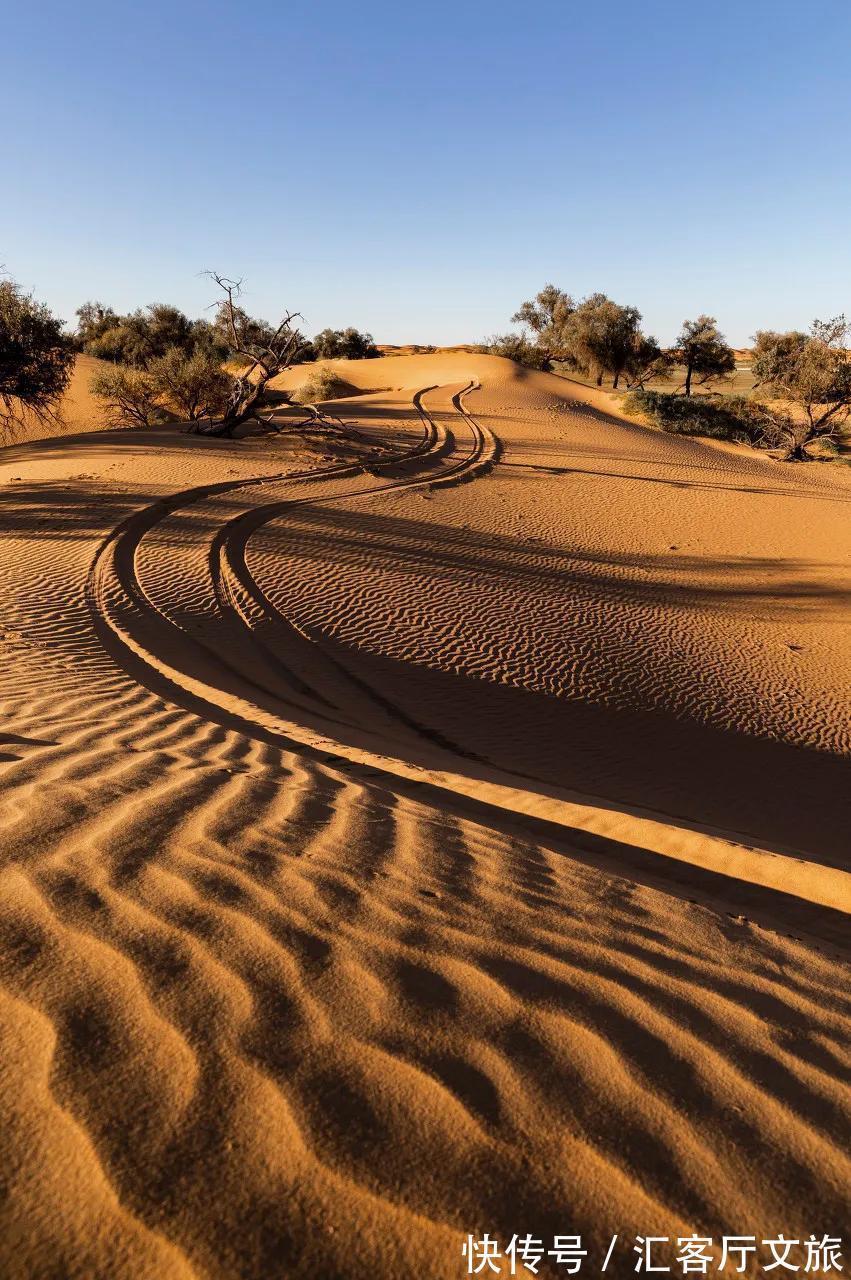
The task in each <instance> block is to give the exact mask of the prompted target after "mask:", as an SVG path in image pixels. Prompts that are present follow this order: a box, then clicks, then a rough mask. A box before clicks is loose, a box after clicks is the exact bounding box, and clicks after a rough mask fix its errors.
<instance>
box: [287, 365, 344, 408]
mask: <svg viewBox="0 0 851 1280" xmlns="http://www.w3.org/2000/svg"><path fill="white" fill-rule="evenodd" d="M351 395H357V387H353V386H352V385H351V383H350V382H346V381H345V379H343V378H341V377H339V376H338V375H337V374H336V373H335V372H334V370H333V369H329V368H328V366H327V365H319V367H318V368H316V369H313V370H311V372H310V373H309V375H308V376H307V378H306V379H305V381H304V382H303V383H302V384H301V386H300V387H298V388H297V389H296V390H295V391H294V392H293V393H292V399H293V400H294V401H295V403H296V404H316V403H317V402H319V401H322V400H341V399H343V398H344V397H345V396H351Z"/></svg>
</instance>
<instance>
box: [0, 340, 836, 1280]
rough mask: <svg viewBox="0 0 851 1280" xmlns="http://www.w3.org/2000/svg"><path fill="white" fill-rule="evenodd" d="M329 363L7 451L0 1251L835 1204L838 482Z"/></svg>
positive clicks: (36, 1258)
mask: <svg viewBox="0 0 851 1280" xmlns="http://www.w3.org/2000/svg"><path fill="white" fill-rule="evenodd" d="M341 372H342V373H343V374H344V376H345V379H346V380H347V381H348V382H350V383H352V384H354V385H355V386H356V387H359V388H361V389H362V390H363V395H361V396H358V397H356V398H354V399H352V400H349V401H346V402H345V403H341V405H340V406H339V408H340V410H341V411H342V412H344V413H345V415H346V416H347V417H349V418H351V419H356V420H357V421H358V422H359V424H360V426H361V429H362V430H363V432H364V433H365V437H366V438H365V440H364V441H363V443H362V445H361V446H360V447H359V448H358V449H356V450H353V451H351V450H350V451H346V452H338V451H335V450H334V449H333V448H332V447H331V446H329V445H327V444H324V443H322V442H316V444H315V447H312V448H310V447H307V446H306V445H303V444H302V443H300V442H299V441H293V440H292V439H290V438H288V437H287V436H286V435H285V434H284V435H282V436H281V437H279V438H276V439H274V440H273V441H266V440H257V439H255V440H244V441H238V442H235V443H223V442H205V441H202V440H198V439H196V438H192V437H188V436H184V435H182V434H180V432H179V431H177V430H176V429H174V428H168V429H163V430H160V431H157V432H153V433H150V434H140V433H110V432H104V433H99V434H97V435H90V436H78V437H74V438H66V439H52V440H47V441H41V442H33V443H31V444H28V445H21V446H16V447H15V448H14V449H10V450H6V451H5V454H4V453H2V452H0V495H2V503H3V508H2V516H0V519H2V522H3V526H4V531H3V537H2V540H0V600H2V623H0V632H2V636H0V653H2V659H3V661H2V664H0V701H2V708H3V712H4V717H3V729H2V731H0V786H2V793H0V824H1V825H2V841H0V850H1V852H0V1044H2V1054H0V1135H2V1136H1V1137H0V1144H2V1150H3V1165H2V1169H0V1186H2V1193H0V1274H2V1275H3V1276H4V1277H5V1276H9V1277H27V1278H30V1277H39V1278H41V1277H51V1278H52V1277H60V1276H61V1277H63V1278H65V1277H87V1278H88V1277H103V1278H104V1280H107V1278H108V1280H115V1278H116V1277H133V1278H134V1280H135V1278H136V1277H139V1278H140V1280H141V1278H143V1277H144V1278H145V1280H148V1278H149V1277H153V1276H157V1277H159V1276H163V1277H172V1276H174V1277H183V1276H197V1277H202V1276H203V1277H251V1278H252V1280H255V1278H256V1280H267V1278H269V1277H278V1276H281V1277H283V1276H296V1275H298V1276H300V1275H304V1276H308V1275H310V1276H320V1275H321V1276H329V1277H333V1276H341V1277H349V1276H353V1277H354V1276H358V1277H360V1276H363V1277H367V1276H369V1277H374V1276H387V1277H397V1276H399V1277H402V1276H408V1275H417V1276H435V1277H444V1276H446V1277H452V1276H459V1275H461V1274H463V1271H464V1264H463V1260H462V1258H461V1242H462V1239H463V1237H464V1236H465V1235H466V1233H467V1232H473V1233H483V1232H484V1231H489V1232H490V1233H491V1234H492V1235H494V1234H495V1235H498V1236H500V1237H503V1238H506V1237H509V1236H511V1235H512V1234H513V1233H514V1232H532V1233H533V1234H537V1235H541V1236H544V1237H550V1238H552V1236H553V1235H554V1234H556V1233H562V1232H573V1233H581V1234H582V1235H583V1236H584V1237H585V1240H586V1244H587V1245H588V1247H589V1248H591V1249H592V1250H595V1251H596V1252H599V1253H600V1255H601V1256H602V1254H603V1253H604V1252H605V1248H606V1245H607V1243H608V1241H609V1239H610V1237H611V1235H612V1234H613V1233H614V1232H620V1233H622V1235H624V1236H626V1235H635V1234H637V1233H643V1234H647V1233H651V1234H659V1235H672V1236H678V1235H687V1234H690V1233H692V1232H693V1231H698V1233H699V1234H706V1235H713V1236H715V1237H718V1236H720V1235H722V1234H724V1233H727V1234H734V1233H735V1234H738V1233H741V1232H754V1233H756V1234H758V1235H765V1234H769V1233H771V1232H776V1231H778V1230H783V1231H784V1232H785V1233H786V1234H787V1235H788V1234H792V1235H801V1234H802V1233H803V1234H804V1235H808V1234H809V1233H810V1232H811V1231H815V1232H817V1233H821V1232H822V1231H832V1232H833V1233H834V1234H837V1233H838V1234H841V1232H842V1229H843V1227H845V1226H846V1223H847V1187H848V1185H849V1161H848V1156H847V1150H848V1143H847V1135H848V1124H849V1106H848V1091H847V1081H848V1071H849V1065H851V1061H850V1059H851V1055H849V1046H848V1037H847V1028H848V1022H847V1014H848V1003H849V1001H848V994H847V992H848V969H847V946H848V942H847V940H848V932H847V920H848V916H847V912H848V909H849V905H851V898H849V892H848V885H849V876H848V867H847V853H848V835H847V833H848V830H849V829H851V823H849V816H851V815H849V786H848V780H849V774H848V755H849V737H851V715H849V710H851V707H849V693H848V691H849V688H851V659H849V642H848V622H849V609H848V587H849V573H848V564H849V549H851V548H850V547H849V544H851V535H849V528H851V522H849V500H851V486H849V484H848V482H847V480H846V479H845V476H844V474H843V473H842V472H841V471H839V470H837V469H835V468H833V467H822V466H817V465H815V464H813V465H810V466H798V467H793V466H784V465H781V464H777V463H774V462H772V461H770V460H768V459H766V458H761V457H758V456H756V455H754V454H753V453H752V452H750V451H748V450H746V449H744V448H739V447H735V446H716V445H711V444H708V443H703V442H699V441H695V440H686V439H676V438H672V437H668V436H664V435H660V434H658V433H656V432H654V431H650V430H648V429H646V428H644V427H641V426H639V425H636V424H634V423H631V422H629V421H627V420H625V419H622V418H620V417H618V416H617V415H616V414H613V412H612V410H611V405H610V402H609V401H608V399H607V398H606V397H605V396H603V395H600V394H598V393H596V392H591V391H588V390H587V389H586V388H585V387H580V386H577V385H575V384H572V383H570V382H569V381H566V380H564V379H561V378H557V377H555V376H554V375H545V374H531V373H524V372H523V371H521V370H519V369H518V368H517V367H516V366H514V365H511V364H509V363H508V362H506V361H502V360H499V359H496V358H493V357H485V356H477V355H472V354H470V353H467V352H456V353H449V354H441V355H435V356H397V357H392V358H388V359H385V360H376V361H364V362H360V363H359V364H344V365H343V366H342V367H341ZM301 377H303V372H302V373H301V374H300V373H299V371H298V370H295V371H293V372H292V373H290V374H288V375H286V377H285V379H284V382H285V383H286V382H287V381H289V383H290V384H296V383H297V382H298V381H299V380H300V378H301ZM377 388H380V390H378V389H377ZM285 422H286V414H283V415H282V423H284V424H285ZM633 1265H634V1263H633V1261H632V1260H631V1259H630V1258H627V1256H626V1254H624V1256H623V1257H622V1258H621V1259H620V1260H618V1259H616V1260H615V1262H614V1263H613V1264H612V1265H611V1266H610V1268H609V1274H612V1275H628V1274H633ZM616 1268H621V1269H620V1270H617V1269H616ZM539 1274H542V1275H544V1274H551V1273H550V1272H547V1270H546V1265H544V1266H543V1267H542V1268H541V1270H540V1272H539ZM552 1274H557V1273H556V1272H552Z"/></svg>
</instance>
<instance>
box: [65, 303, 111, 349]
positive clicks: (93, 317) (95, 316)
mask: <svg viewBox="0 0 851 1280" xmlns="http://www.w3.org/2000/svg"><path fill="white" fill-rule="evenodd" d="M76 315H77V328H76V331H75V333H74V339H73V340H74V343H75V345H76V347H77V349H78V350H79V351H85V350H86V348H87V346H88V345H89V344H90V343H93V342H96V341H97V340H98V338H102V337H103V335H104V334H105V333H107V332H108V331H109V330H110V329H114V328H116V327H117V326H118V324H119V323H120V319H121V317H120V316H119V315H118V313H117V312H116V311H115V310H113V308H112V307H108V306H107V305H106V304H105V303H103V302H84V303H83V305H82V306H81V307H78V308H77V311H76Z"/></svg>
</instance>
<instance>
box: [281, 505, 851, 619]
mask: <svg viewBox="0 0 851 1280" xmlns="http://www.w3.org/2000/svg"><path fill="white" fill-rule="evenodd" d="M277 514H280V512H278V513H277ZM297 519H298V532H297V534H293V535H289V534H287V531H286V526H285V525H284V526H281V534H282V536H283V537H284V538H285V539H286V551H287V555H288V557H290V558H291V559H295V560H299V559H304V560H309V561H311V562H314V561H315V562H319V564H320V565H321V562H323V561H327V562H328V563H329V564H336V565H344V564H346V563H347V562H348V563H352V564H362V562H363V556H364V547H365V546H366V545H367V544H368V545H369V547H370V554H371V556H373V557H374V558H377V557H379V556H381V557H386V559H387V561H388V563H389V562H391V561H392V562H393V563H394V564H395V565H396V566H398V567H400V568H403V569H405V570H407V571H410V572H412V573H413V572H421V573H428V572H432V573H433V572H434V570H435V569H447V570H454V571H458V572H460V573H462V574H465V575H469V576H470V577H471V578H473V577H475V578H477V579H478V580H479V581H480V580H481V575H482V574H485V575H488V574H490V573H492V572H493V567H494V565H498V566H499V576H500V578H502V579H508V580H509V581H510V582H511V583H512V584H513V585H516V586H517V587H519V588H523V589H524V590H529V591H532V590H541V591H546V592H551V593H553V595H554V597H555V596H556V594H557V593H558V592H559V591H563V592H565V593H566V594H569V593H575V592H576V591H577V589H582V590H585V589H587V590H591V591H594V592H599V593H602V594H605V596H606V597H607V598H609V599H614V600H617V601H619V602H623V603H627V604H634V605H660V606H666V607H667V606H671V607H688V606H698V607H699V606H701V605H709V606H711V607H712V608H713V609H719V608H724V609H728V610H731V611H735V612H743V611H744V612H747V611H752V610H753V608H754V607H756V606H758V605H760V606H761V605H763V604H765V603H766V602H768V603H770V604H771V605H772V606H773V608H774V610H775V613H776V615H778V616H779V615H781V614H784V613H788V612H790V611H793V612H795V613H798V612H799V611H800V608H801V606H802V605H804V604H807V605H809V606H810V607H811V608H815V607H821V608H823V609H825V610H829V611H831V612H835V611H837V610H838V609H839V608H840V607H847V606H848V605H849V604H851V589H849V587H847V586H843V585H842V584H841V583H840V584H837V585H831V584H829V583H826V582H823V581H819V582H814V581H813V580H812V577H811V576H810V575H811V572H812V570H813V569H819V570H822V571H823V570H831V571H833V572H835V573H838V574H841V573H843V572H845V573H847V566H845V565H843V564H842V563H841V562H830V563H825V562H821V561H819V562H815V561H813V562H810V561H803V560H799V561H792V560H788V559H782V558H780V557H765V556H762V557H747V556H741V557H735V558H733V557H731V558H727V559H723V560H719V559H717V558H713V557H709V556H696V555H688V554H683V553H677V554H672V555H665V554H659V555H649V554H647V553H638V552H615V551H611V550H609V549H606V550H600V551H590V550H573V549H569V548H566V547H561V546H557V545H553V544H552V543H549V542H544V541H543V540H541V539H538V538H534V537H527V538H523V537H522V536H518V535H514V534H512V535H505V534H497V533H482V532H479V531H476V530H474V529H469V528H462V527H452V526H443V527H441V526H440V525H437V524H436V523H433V522H431V521H427V520H416V519H400V518H398V517H395V516H384V515H378V514H375V513H374V512H369V511H364V510H363V509H357V510H352V509H348V508H346V507H343V506H340V505H337V504H333V503H332V502H330V501H329V502H327V503H325V504H323V502H322V500H321V499H319V500H318V501H316V502H315V503H307V502H300V503H299V504H298V515H297ZM618 570H623V571H626V572H627V573H628V572H629V571H630V570H633V571H634V570H639V571H641V574H642V577H641V578H638V577H628V576H625V574H623V573H620V574H619V573H618V572H617V571H618ZM666 574H677V575H680V576H681V578H685V579H687V585H685V584H684V582H683V581H682V580H680V581H673V582H670V581H666V580H665V578H664V576H663V575H666ZM566 603H567V604H568V605H569V604H570V601H569V600H568V601H567V602H566ZM557 608H558V601H557V600H556V599H555V598H554V602H553V610H554V611H555V610H556V609H557Z"/></svg>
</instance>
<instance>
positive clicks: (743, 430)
mask: <svg viewBox="0 0 851 1280" xmlns="http://www.w3.org/2000/svg"><path fill="white" fill-rule="evenodd" d="M623 407H624V410H625V411H626V412H627V413H641V414H645V415H646V416H647V417H648V418H650V419H651V420H652V421H653V422H654V423H655V424H656V425H657V426H659V427H661V428H662V430H663V431H668V432H670V433H671V434H672V435H681V436H709V437H710V438H712V439H716V440H733V441H736V442H738V443H741V444H750V445H753V446H754V447H755V448H758V449H775V448H779V447H780V446H781V445H783V444H784V443H785V440H786V438H787V435H788V432H789V429H790V422H789V419H788V418H787V417H786V416H785V415H784V414H782V413H780V412H779V411H777V410H775V409H773V408H772V407H770V406H769V405H766V404H763V403H762V402H761V401H759V400H751V399H749V398H748V397H747V396H727V397H721V398H718V399H715V398H712V399H710V398H709V397H708V396H678V395H671V394H669V393H666V392H664V391H649V390H647V389H646V388H645V389H642V390H640V391H632V392H630V394H629V395H627V396H625V397H624V401H623Z"/></svg>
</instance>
